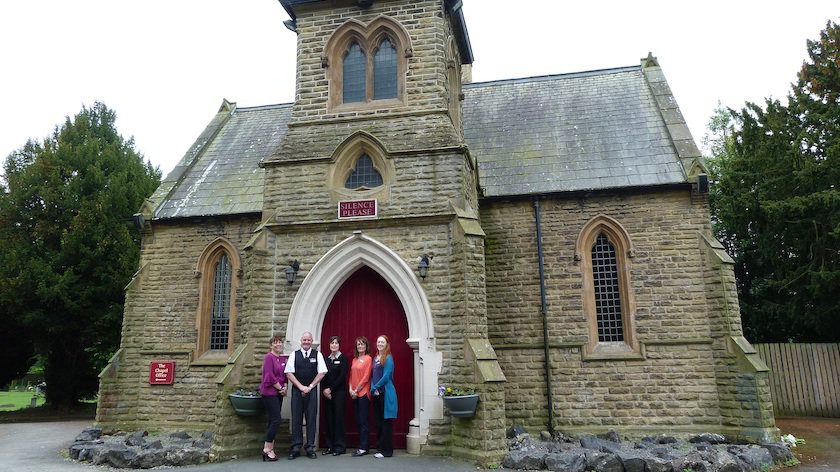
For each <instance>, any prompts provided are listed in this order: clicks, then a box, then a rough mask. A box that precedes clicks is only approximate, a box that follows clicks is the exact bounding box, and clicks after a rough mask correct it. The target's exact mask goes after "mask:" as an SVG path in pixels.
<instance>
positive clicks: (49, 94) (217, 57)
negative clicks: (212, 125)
mask: <svg viewBox="0 0 840 472" xmlns="http://www.w3.org/2000/svg"><path fill="white" fill-rule="evenodd" d="M464 14H465V17H466V22H467V29H468V31H469V35H470V40H471V42H472V48H473V53H474V56H475V63H474V65H473V79H474V81H476V82H479V81H487V80H497V79H507V78H518V77H529V76H535V75H546V74H560V73H568V72H579V71H587V70H595V69H608V68H613V67H623V66H630V65H637V64H639V60H640V58H642V57H644V56H646V55H647V53H648V52H649V51H650V52H653V54H654V55H655V56H657V57H658V58H659V61H660V65H661V66H662V68H663V70H664V72H665V76H666V77H667V79H668V82H669V84H670V85H671V89H672V90H673V92H674V94H675V96H676V98H677V102H678V103H679V105H680V108H681V109H682V111H683V114H684V115H685V117H686V120H687V122H688V125H689V128H690V129H691V131H692V133H693V135H694V138H695V140H696V141H697V142H698V145H699V144H701V140H702V137H703V135H704V134H705V132H706V124H707V122H708V119H709V117H710V116H711V114H712V112H713V110H714V108H715V107H716V105H717V102H718V101H720V102H721V103H722V104H724V105H726V106H730V107H741V106H742V105H743V104H744V102H745V101H753V102H761V101H763V99H764V98H765V97H770V96H772V97H776V98H780V99H781V98H784V97H785V96H786V94H787V92H788V91H789V90H790V84H791V83H792V82H794V81H795V79H796V73H797V71H798V70H799V67H800V66H801V64H802V62H803V61H804V60H805V58H806V57H807V55H806V44H805V41H806V40H807V39H816V38H818V37H819V32H820V31H821V30H822V29H823V28H824V27H825V25H826V22H827V21H828V20H829V19H831V20H833V21H835V22H837V21H840V17H838V15H840V3H838V1H837V0H831V1H827V0H826V1H823V0H799V1H796V2H794V1H791V0H785V1H775V2H768V1H766V0H763V1H754V0H749V1H747V0H728V1H722V0H705V1H702V2H701V1H678V0H670V1H666V0H662V1H654V0H638V1H620V2H619V1H615V2H605V1H596V0H592V1H575V2H565V1H561V0H516V1H503V0H464ZM286 19H288V16H287V15H286V12H285V11H284V10H283V8H282V7H281V6H280V4H279V2H278V1H277V0H146V1H136V0H135V1H126V0H74V1H68V0H18V1H4V2H2V3H0V67H2V70H0V84H2V90H3V95H2V100H3V103H4V111H3V113H0V157H3V158H5V156H6V155H8V154H9V153H10V152H12V151H14V150H16V149H18V148H20V147H22V146H23V145H24V143H25V142H26V140H27V138H35V139H37V140H41V139H43V138H44V137H45V136H47V135H49V134H50V133H51V131H52V129H53V127H54V126H55V125H57V124H60V123H62V122H63V121H64V118H65V117H66V116H72V115H74V114H76V113H78V112H79V111H80V110H81V107H82V105H86V106H91V105H93V103H94V102H95V101H97V100H99V101H102V102H104V103H105V104H106V105H107V106H108V107H109V108H111V109H113V110H114V111H116V113H117V128H118V130H119V131H120V133H121V134H122V135H123V136H125V137H126V138H128V137H131V136H133V137H134V139H135V144H136V148H137V149H138V150H139V151H140V152H141V153H143V154H144V156H145V157H146V158H147V159H149V160H151V161H152V163H154V164H155V165H158V166H160V168H161V170H162V171H163V172H164V174H166V173H167V172H169V171H170V170H171V169H172V168H173V167H174V166H175V164H176V163H177V162H178V161H179V160H180V158H181V157H182V156H183V154H184V152H185V151H186V150H187V149H188V148H189V147H190V145H191V144H192V142H193V141H194V140H195V138H196V137H197V136H198V135H199V133H201V131H202V130H203V129H204V127H205V126H206V125H207V123H208V122H209V121H210V119H211V118H212V117H213V115H214V114H215V113H216V111H217V110H218V108H219V106H220V105H221V104H222V99H225V98H226V99H228V100H230V101H234V102H237V104H238V106H257V105H268V104H276V103H287V102H291V101H292V100H294V79H295V70H294V67H295V35H294V33H292V32H290V31H288V30H287V29H286V28H284V26H283V20H286Z"/></svg>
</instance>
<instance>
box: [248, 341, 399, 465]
mask: <svg viewBox="0 0 840 472" xmlns="http://www.w3.org/2000/svg"><path fill="white" fill-rule="evenodd" d="M312 342H313V339H312V333H310V332H305V333H303V335H301V337H300V349H299V350H297V351H295V352H293V353H292V354H291V355H290V356H289V357H288V358H286V356H284V355H283V338H281V337H280V336H274V337H272V338H271V340H269V345H270V346H271V350H270V351H269V352H268V353H267V354H266V355H265V359H264V361H263V370H262V382H261V383H260V395H262V398H263V403H264V404H265V411H266V414H267V416H268V427H267V429H266V432H265V444H264V445H263V451H262V458H263V461H276V460H277V459H278V456H277V454H276V453H275V451H274V439H275V437H276V436H277V430H278V428H279V427H280V420H281V416H280V411H281V408H282V406H283V398H284V397H286V396H287V395H289V391H291V402H292V403H291V411H292V413H291V416H292V418H291V421H292V440H291V448H290V449H289V460H293V459H296V458H298V457H300V455H301V453H305V454H306V456H307V457H309V458H310V459H315V458H317V457H318V455H317V454H316V452H315V430H316V424H317V421H318V399H319V394H318V391H319V387H320V396H322V397H323V400H322V401H323V409H324V417H325V418H324V419H325V423H326V446H327V447H326V449H324V451H323V452H322V454H324V455H326V454H332V455H333V456H340V455H342V454H344V453H345V452H346V450H347V439H346V434H345V427H344V405H345V403H346V400H347V397H348V395H349V397H350V399H351V400H352V401H353V407H354V409H355V413H356V426H357V427H358V431H359V447H358V449H356V451H355V452H353V454H352V455H353V456H354V457H360V456H364V455H367V454H368V453H369V451H370V443H369V436H370V426H369V425H368V414H369V411H370V407H371V404H373V411H374V415H375V418H376V438H377V441H376V445H377V449H378V451H377V453H376V454H374V457H376V458H380V459H381V458H383V457H391V456H392V455H393V454H394V446H393V424H394V418H396V417H397V392H396V389H395V388H394V382H393V378H394V359H393V357H392V356H391V342H390V340H389V339H388V336H385V335H381V336H379V337H377V338H376V350H377V353H376V355H375V356H374V357H371V352H370V343H369V342H368V339H367V338H366V337H364V336H359V337H358V338H356V342H355V349H354V351H353V354H354V356H353V359H352V361H351V360H349V359H348V358H347V356H344V355H343V354H342V352H341V338H339V337H338V336H332V337H330V344H329V349H330V352H329V355H328V357H327V358H326V359H325V358H324V355H323V354H322V353H321V352H318V350H316V349H313V348H312ZM304 418H305V419H306V442H305V443H304V438H303V422H304Z"/></svg>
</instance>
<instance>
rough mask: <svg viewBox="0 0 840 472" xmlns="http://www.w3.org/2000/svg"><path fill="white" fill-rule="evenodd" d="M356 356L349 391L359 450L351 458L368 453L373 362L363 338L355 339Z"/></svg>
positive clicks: (352, 365)
mask: <svg viewBox="0 0 840 472" xmlns="http://www.w3.org/2000/svg"><path fill="white" fill-rule="evenodd" d="M355 353H356V356H355V357H354V358H353V363H352V364H351V365H350V381H349V391H350V398H352V399H353V406H354V407H355V410H356V425H357V426H358V430H359V449H358V450H356V452H354V453H353V457H359V456H364V455H365V454H367V453H368V449H369V447H368V444H369V443H368V441H369V440H370V439H369V436H370V426H368V412H369V411H370V372H371V366H372V365H373V362H372V361H371V357H370V343H369V342H368V340H367V338H366V337H364V336H359V337H358V338H356V351H355Z"/></svg>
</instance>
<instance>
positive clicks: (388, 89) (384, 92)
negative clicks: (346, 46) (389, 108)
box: [373, 38, 397, 100]
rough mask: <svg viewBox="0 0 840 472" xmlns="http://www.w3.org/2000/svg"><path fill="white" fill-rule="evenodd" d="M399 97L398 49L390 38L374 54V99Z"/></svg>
mask: <svg viewBox="0 0 840 472" xmlns="http://www.w3.org/2000/svg"><path fill="white" fill-rule="evenodd" d="M396 97H397V50H396V48H394V45H393V44H391V41H390V40H388V38H385V39H383V40H382V42H381V43H379V47H378V48H377V50H376V54H375V55H374V56H373V99H374V100H382V99H384V98H396Z"/></svg>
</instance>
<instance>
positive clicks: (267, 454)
mask: <svg viewBox="0 0 840 472" xmlns="http://www.w3.org/2000/svg"><path fill="white" fill-rule="evenodd" d="M262 457H263V462H265V461H268V462H275V461H276V460H277V456H274V457H271V455H269V453H267V452H265V451H263V456H262Z"/></svg>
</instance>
